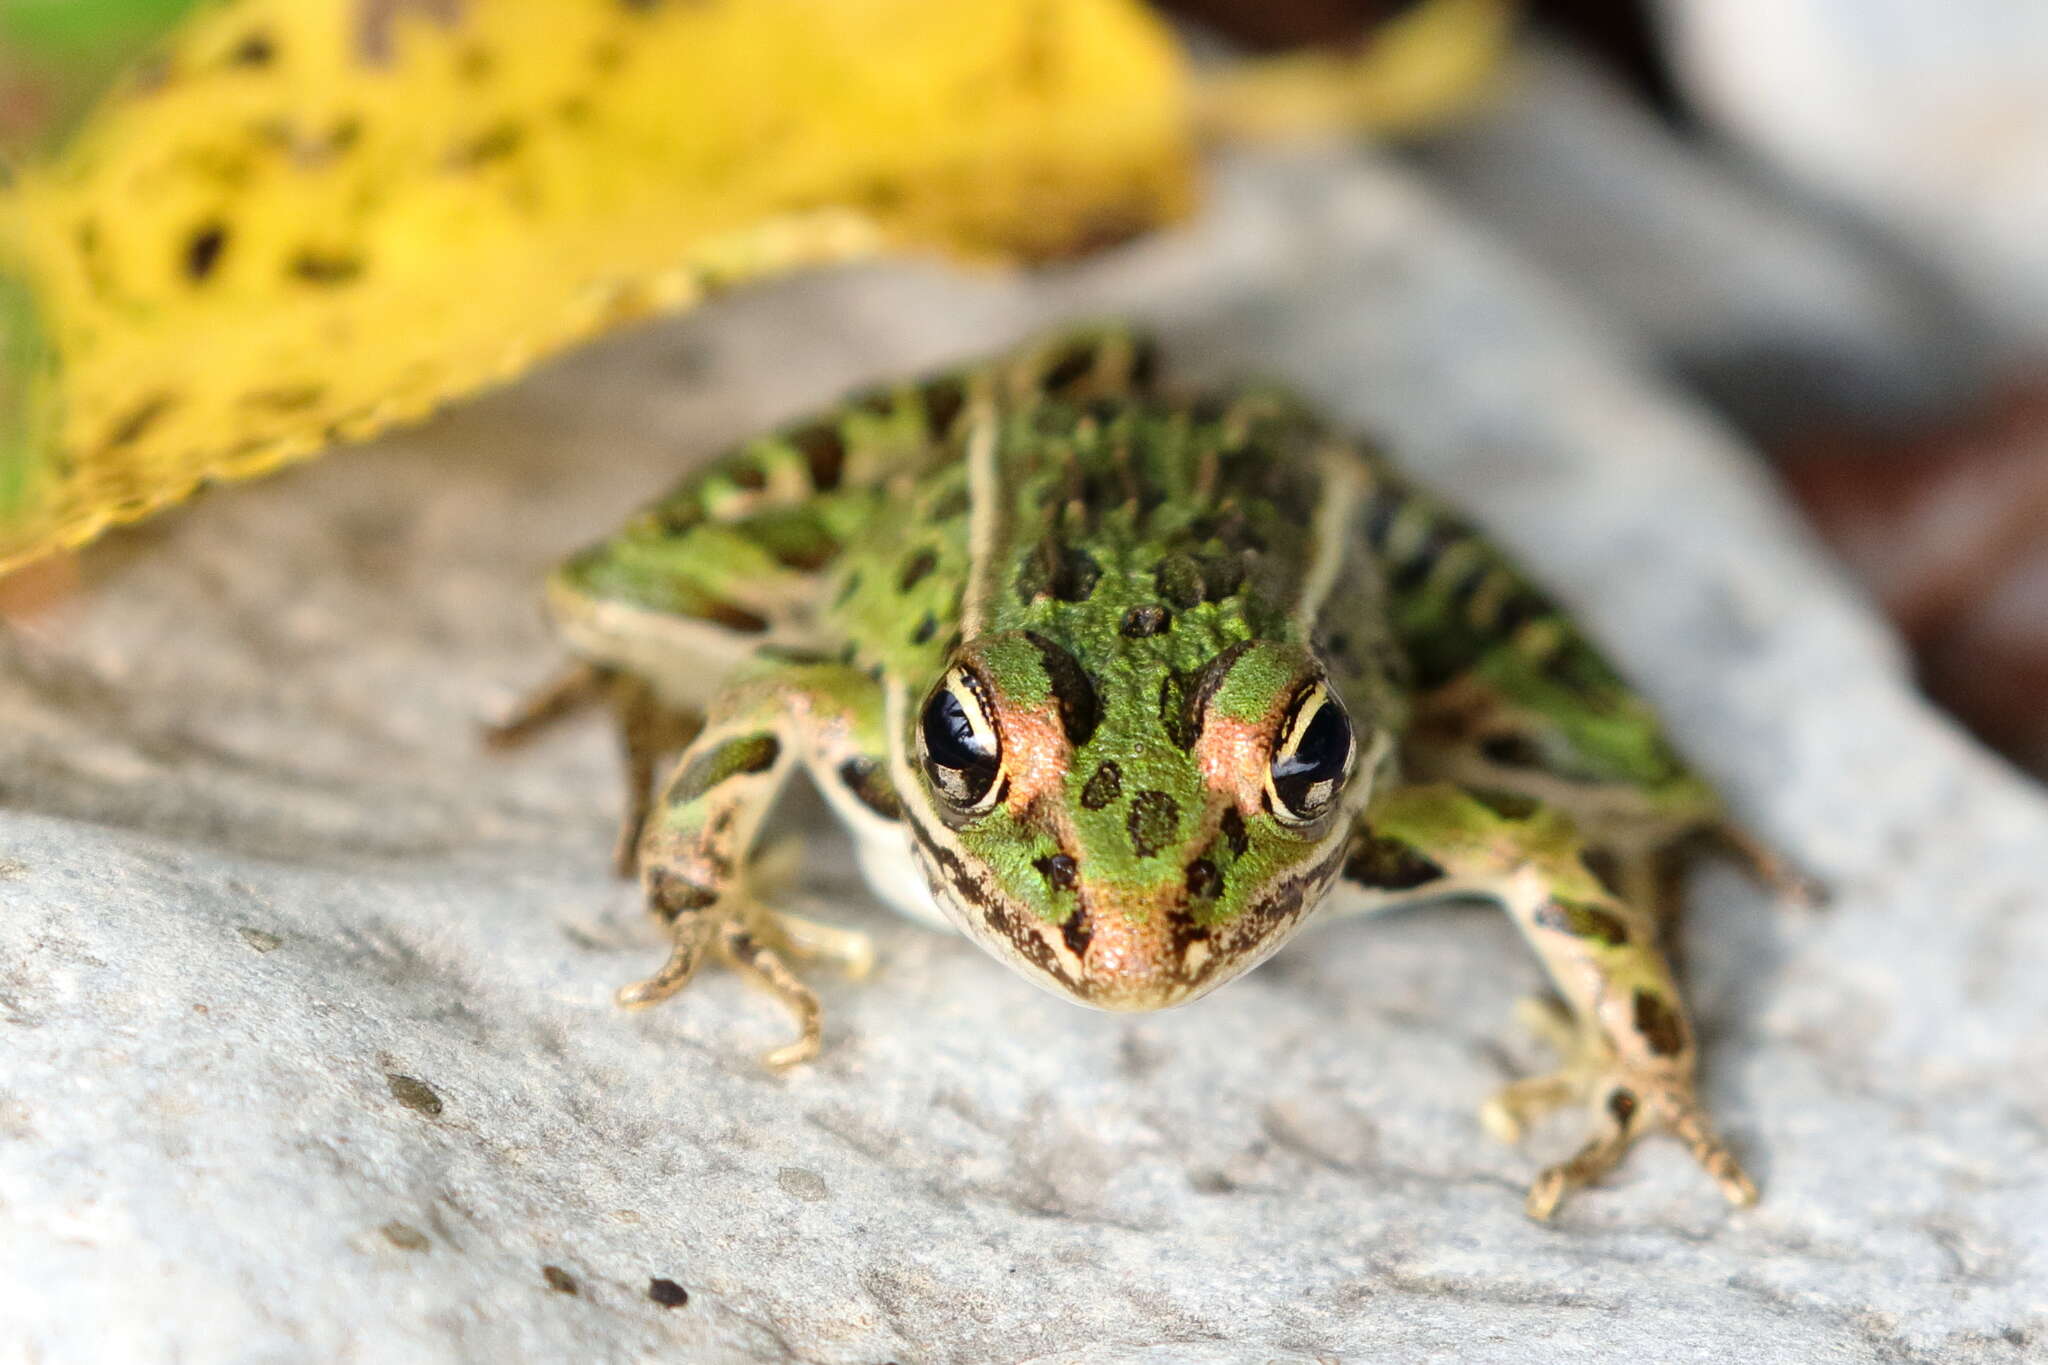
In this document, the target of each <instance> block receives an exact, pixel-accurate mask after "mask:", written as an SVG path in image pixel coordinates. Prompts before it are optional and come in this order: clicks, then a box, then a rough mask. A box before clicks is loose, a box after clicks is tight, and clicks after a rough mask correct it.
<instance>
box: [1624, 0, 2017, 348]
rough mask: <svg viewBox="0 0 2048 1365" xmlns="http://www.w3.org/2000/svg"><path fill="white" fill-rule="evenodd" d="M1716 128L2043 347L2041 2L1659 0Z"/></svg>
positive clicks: (1692, 85) (1672, 42)
mask: <svg viewBox="0 0 2048 1365" xmlns="http://www.w3.org/2000/svg"><path fill="white" fill-rule="evenodd" d="M1657 8H1658V10H1659V11H1660V14H1661V16H1662V18H1663V20H1664V27H1665V29H1666V32H1667V34H1668V38H1669V46H1670V50H1671V54H1672V57H1673V61H1674V64H1675V66H1676V68H1677V72H1678V75H1679V78H1680V81H1681V83H1682V84H1683V85H1685V87H1686V88H1687V90H1688V92H1689V94H1690V95H1691V97H1692V98H1693V99H1694V100H1695V101H1696V102H1697V103H1698V104H1699V106H1700V107H1701V108H1702V109H1703V110H1704V111H1705V112H1706V113H1707V115H1708V116H1709V118H1711V119H1712V120H1713V121H1714V122H1715V123H1716V124H1718V125H1719V126H1720V128H1721V129H1722V130H1724V131H1725V132H1726V133H1727V134H1728V135H1729V136H1731V137H1733V138H1734V139H1735V140H1737V141H1739V142H1740V143H1742V144H1743V145H1744V146H1746V147H1748V148H1749V149H1750V150H1752V151H1753V152H1755V153H1756V154H1757V155H1758V156H1759V157H1761V158H1762V159H1763V160H1764V161H1766V162H1767V163H1768V164H1770V165H1771V166H1772V167H1774V168H1775V169H1776V170H1778V171H1779V172H1780V173H1782V174H1784V175H1785V176H1787V177H1789V178H1790V179H1792V180H1793V181H1795V182H1797V183H1798V184H1799V185H1801V186H1803V187H1805V188H1806V189H1808V190H1811V191H1813V192H1815V193H1818V194H1820V195H1822V196H1825V197H1827V198H1830V199H1833V200H1834V201H1836V202H1837V203H1840V204H1844V205H1847V206H1850V207H1853V208H1854V209H1855V210H1856V211H1858V212H1859V213H1862V214H1864V215H1865V216H1866V217H1867V218H1868V219H1869V220H1870V221H1871V222H1873V223H1876V224H1879V225H1881V226H1882V227H1883V228H1884V229H1885V230H1886V231H1888V232H1891V233H1894V234H1896V235H1897V236H1898V238H1899V239H1900V240H1901V241H1903V242H1905V243H1907V244H1908V245H1910V246H1911V247H1912V248H1913V249H1914V250H1916V251H1919V252H1921V253H1922V254H1923V255H1924V256H1925V258H1926V259H1927V261H1928V262H1929V263H1930V264H1931V265H1933V266H1934V267H1936V268H1937V269H1939V270H1940V271H1942V272H1943V273H1945V274H1946V275H1948V276H1949V277H1950V278H1951V279H1952V280H1953V281H1954V282H1955V283H1956V284H1957V286H1958V287H1960V288H1961V289H1962V290H1963V291H1964V292H1965V293H1967V294H1968V295H1969V296H1970V297H1971V298H1972V300H1973V301H1974V302H1975V303H1976V305H1977V306H1978V307H1979V308H1980V309H1982V310H1983V313H1984V315H1985V316H1986V317H1987V318H1988V319H1990V320H1992V321H1994V322H1995V323H1996V324H1998V325H1999V326H2000V327H2001V329H2002V330H2003V331H2004V332H2005V333H2006V335H2007V337H2008V339H2009V341H2010V342H2011V344H2012V345H2013V346H2015V347H2016V348H2017V349H2018V350H2019V351H2020V352H2021V353H2022V355H2023V356H2024V357H2025V359H2026V360H2028V361H2030V362H2031V363H2032V364H2034V365H2036V366H2038V364H2039V363H2040V361H2041V359H2042V357H2043V355H2044V354H2048V156H2044V154H2043V149H2044V148H2048V80H2043V79H2042V73H2043V72H2044V71H2048V9H2043V8H2042V7H2041V6H2039V5H2024V4H2022V5H2015V4H2012V3H2010V0H1859V3H1856V4H1841V3H1838V0H1658V4H1657Z"/></svg>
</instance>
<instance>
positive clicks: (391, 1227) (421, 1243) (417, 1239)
mask: <svg viewBox="0 0 2048 1365" xmlns="http://www.w3.org/2000/svg"><path fill="white" fill-rule="evenodd" d="M377 1231H379V1232H381V1233H383V1234H384V1240H385V1241H387V1242H389V1243H391V1245H393V1246H395V1247H397V1248H398V1249H399V1250H400V1251H425V1250H426V1249H427V1248H428V1247H430V1246H432V1245H433V1243H431V1242H429V1241H428V1240H427V1234H426V1233H424V1232H421V1231H420V1230H419V1229H418V1228H416V1227H414V1226H413V1225H412V1224H410V1223H399V1222H390V1223H386V1224H385V1225H384V1226H383V1227H381V1228H378V1229H377Z"/></svg>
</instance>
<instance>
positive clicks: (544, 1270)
mask: <svg viewBox="0 0 2048 1365" xmlns="http://www.w3.org/2000/svg"><path fill="white" fill-rule="evenodd" d="M540 1277H541V1279H542V1280H544V1281H546V1282H547V1286H548V1288H550V1289H552V1290H554V1291H555V1292H556V1293H557V1294H574V1293H575V1292H576V1277H575V1276H574V1275H571V1274H570V1273H569V1272H568V1271H566V1270H564V1269H562V1267H560V1266H558V1265H544V1266H542V1267H541V1268H540Z"/></svg>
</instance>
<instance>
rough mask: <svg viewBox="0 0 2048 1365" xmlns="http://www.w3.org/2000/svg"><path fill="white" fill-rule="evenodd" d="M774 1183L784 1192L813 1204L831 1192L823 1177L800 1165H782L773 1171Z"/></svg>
mask: <svg viewBox="0 0 2048 1365" xmlns="http://www.w3.org/2000/svg"><path fill="white" fill-rule="evenodd" d="M775 1183H776V1184H778V1185H780V1186H781V1187H782V1192H783V1193H784V1194H793V1195H795V1196H796V1197H797V1198H799V1199H801V1200H803V1201H804V1202H806V1203H810V1204H815V1203H817V1202H818V1201H819V1200H821V1199H825V1198H827V1197H829V1196H830V1195H831V1193H832V1190H831V1187H830V1186H828V1185H827V1184H826V1183H825V1180H824V1177H822V1176H820V1175H819V1174H818V1173H817V1172H815V1171H807V1170H805V1169H804V1168H803V1167H801V1166H784V1167H783V1168H782V1169H781V1170H780V1171H777V1172H776V1173H775Z"/></svg>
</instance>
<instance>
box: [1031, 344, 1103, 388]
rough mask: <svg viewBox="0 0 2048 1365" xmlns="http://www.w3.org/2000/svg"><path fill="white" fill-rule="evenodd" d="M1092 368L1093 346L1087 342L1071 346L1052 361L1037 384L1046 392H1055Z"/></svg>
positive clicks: (1069, 384) (1093, 364) (1093, 363)
mask: <svg viewBox="0 0 2048 1365" xmlns="http://www.w3.org/2000/svg"><path fill="white" fill-rule="evenodd" d="M1094 368H1095V348H1094V347H1093V346H1092V345H1088V344H1082V345H1077V346H1073V347H1070V348H1069V349H1068V350H1067V351H1066V352H1065V353H1064V354H1062V355H1061V356H1059V357H1058V358H1057V359H1055V360H1054V361H1053V362H1052V364H1051V366H1050V367H1048V368H1047V370H1046V372H1045V378H1043V379H1041V380H1039V386H1040V387H1041V388H1043V389H1044V390H1045V391H1046V392H1047V393H1052V394H1057V393H1059V392H1060V391H1062V390H1063V389H1066V388H1069V387H1071V386H1072V385H1073V384H1074V382H1075V381H1076V380H1078V379H1080V378H1081V377H1082V376H1084V375H1086V374H1087V373H1088V372H1089V371H1090V370H1093V369H1094Z"/></svg>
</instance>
